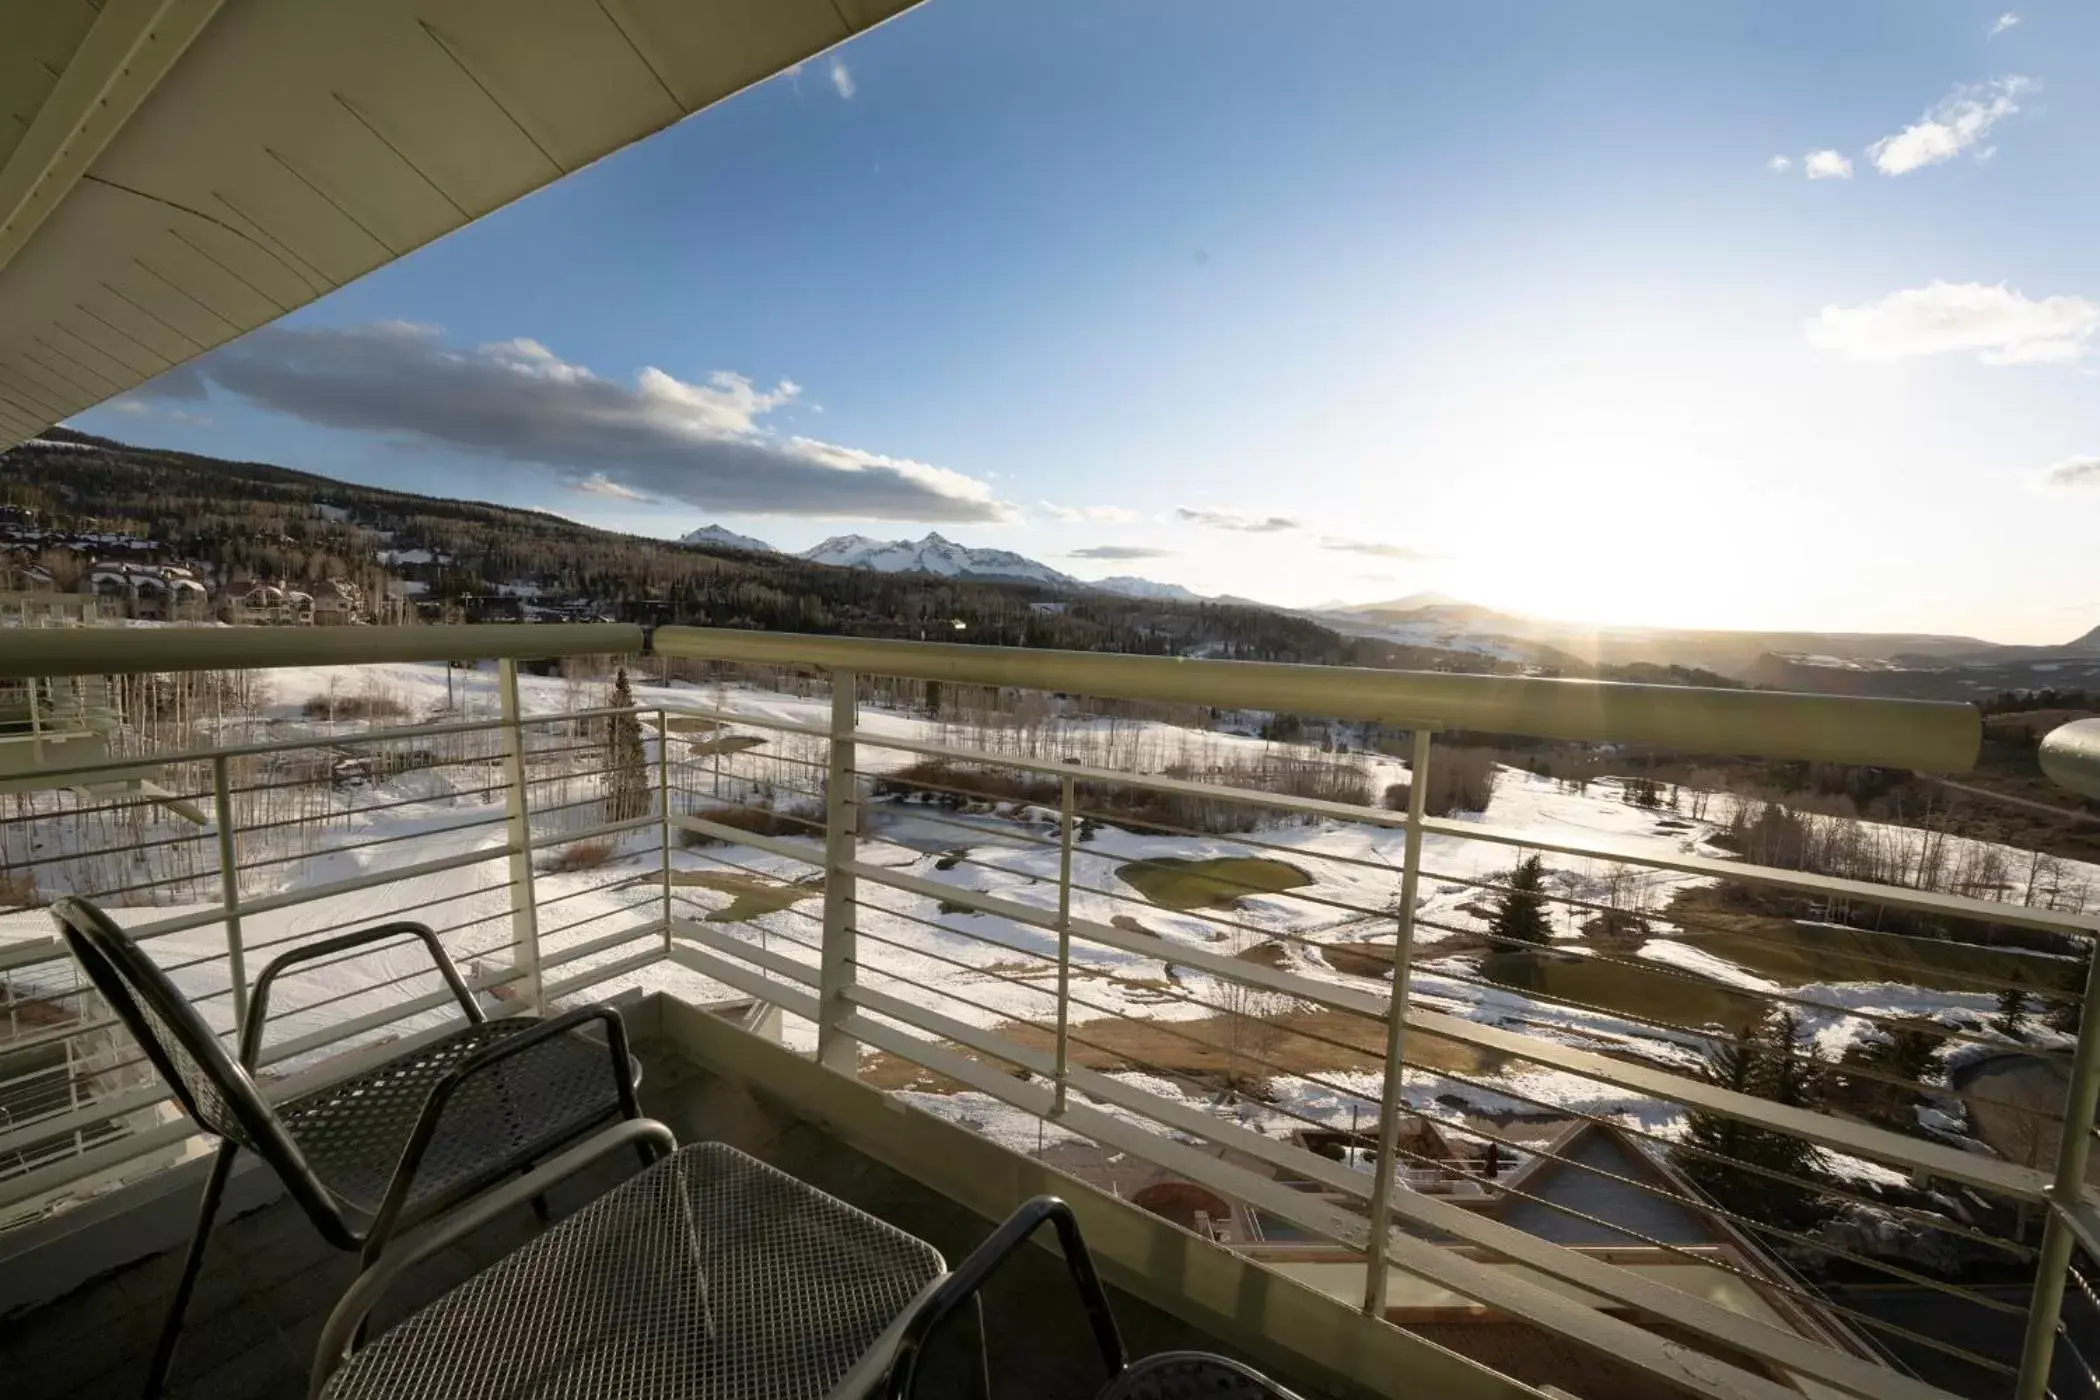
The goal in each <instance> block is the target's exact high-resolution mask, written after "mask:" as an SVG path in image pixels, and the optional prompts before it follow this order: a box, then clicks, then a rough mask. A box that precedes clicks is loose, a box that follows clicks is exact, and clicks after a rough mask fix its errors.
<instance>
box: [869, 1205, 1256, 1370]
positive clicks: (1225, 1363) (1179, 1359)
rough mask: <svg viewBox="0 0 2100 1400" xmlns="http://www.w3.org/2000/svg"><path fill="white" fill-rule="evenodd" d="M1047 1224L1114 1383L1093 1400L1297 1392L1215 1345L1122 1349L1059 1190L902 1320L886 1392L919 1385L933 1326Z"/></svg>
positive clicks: (1016, 1218) (1017, 1217)
mask: <svg viewBox="0 0 2100 1400" xmlns="http://www.w3.org/2000/svg"><path fill="white" fill-rule="evenodd" d="M1045 1224H1048V1225H1049V1226H1051V1228H1053V1229H1054V1230H1056V1231H1057V1247H1058V1252H1059V1253H1061V1254H1063V1255H1064V1259H1065V1270H1066V1272H1067V1273H1069V1274H1070V1275H1071V1277H1072V1284H1073V1287H1075V1288H1076V1289H1078V1291H1079V1301H1080V1305H1081V1306H1082V1307H1083V1308H1085V1310H1086V1320H1087V1327H1088V1329H1089V1330H1091V1331H1092V1332H1093V1334H1094V1345H1095V1347H1096V1348H1097V1349H1098V1350H1099V1351H1100V1353H1101V1364H1102V1367H1103V1369H1104V1370H1106V1372H1107V1374H1108V1383H1107V1385H1106V1386H1105V1387H1104V1388H1102V1389H1101V1390H1099V1391H1097V1392H1096V1393H1095V1397H1094V1400H1298V1398H1297V1396H1295V1395H1294V1394H1292V1392H1290V1391H1288V1390H1285V1389H1284V1388H1283V1387H1281V1386H1279V1385H1277V1384H1276V1383H1275V1382H1274V1381H1272V1380H1270V1379H1269V1378H1268V1377H1266V1376H1264V1375H1262V1374H1261V1372H1259V1371H1256V1370H1254V1369H1252V1368H1251V1367H1248V1366H1243V1365H1241V1364H1240V1363H1239V1362H1237V1361H1233V1360H1230V1359H1228V1358H1226V1357H1223V1356H1213V1355H1212V1354H1210V1353H1209V1352H1202V1351H1165V1352H1160V1353H1158V1354H1157V1355H1154V1356H1148V1357H1146V1358H1144V1359H1143V1360H1141V1361H1135V1362H1133V1361H1131V1360H1130V1359H1129V1358H1128V1356H1127V1355H1126V1354H1125V1352H1124V1350H1123V1337H1122V1333H1121V1332H1120V1331H1119V1330H1118V1329H1117V1327H1116V1316H1115V1311H1114V1309H1113V1308H1112V1307H1111V1306H1110V1305H1109V1301H1108V1292H1107V1290H1105V1289H1104V1288H1102V1286H1101V1276H1100V1275H1099V1274H1098V1273H1096V1272H1095V1271H1094V1257H1093V1255H1092V1254H1090V1253H1089V1252H1088V1251H1087V1247H1086V1241H1085V1240H1084V1239H1083V1238H1081V1236H1080V1233H1079V1221H1078V1219H1077V1217H1075V1216H1074V1215H1073V1214H1072V1208H1071V1207H1070V1206H1068V1205H1066V1204H1065V1203H1064V1202H1063V1201H1061V1200H1059V1199H1058V1198H1057V1197H1055V1196H1037V1197H1035V1198H1034V1199H1033V1200H1028V1201H1024V1202H1022V1203H1021V1206H1020V1208H1019V1209H1018V1210H1016V1211H1015V1212H1014V1213H1013V1214H1012V1215H1010V1216H1008V1217H1007V1218H1006V1222H1005V1223H1004V1224H1002V1225H1001V1226H1000V1227H999V1228H998V1229H996V1230H994V1231H993V1232H992V1233H991V1235H990V1236H989V1237H988V1238H987V1239H986V1240H985V1242H984V1243H983V1244H981V1245H979V1246H977V1248H976V1249H975V1250H973V1251H972V1252H971V1254H970V1257H969V1258H967V1259H965V1260H963V1262H962V1263H961V1264H959V1265H957V1266H956V1268H955V1271H954V1272H953V1273H951V1274H949V1275H948V1276H947V1277H946V1278H945V1279H943V1280H942V1281H941V1283H940V1286H939V1287H937V1288H935V1289H933V1290H932V1291H931V1292H929V1293H928V1294H926V1295H925V1296H924V1297H923V1298H921V1299H920V1300H919V1302H918V1303H917V1304H916V1305H915V1306H914V1307H913V1309H912V1311H911V1313H910V1314H909V1315H908V1316H907V1317H906V1318H904V1319H903V1320H902V1322H901V1324H900V1326H899V1329H898V1330H899V1340H898V1342H897V1346H896V1355H895V1360H894V1362H893V1363H892V1364H891V1366H890V1370H889V1374H888V1376H887V1378H886V1380H885V1383H884V1388H883V1392H882V1393H883V1396H884V1397H885V1400H908V1397H910V1396H911V1395H913V1394H914V1393H915V1391H914V1385H915V1382H916V1381H917V1378H918V1366H919V1358H920V1356H921V1355H922V1354H923V1353H924V1351H925V1349H926V1343H927V1341H928V1340H929V1339H930V1338H931V1337H932V1335H933V1333H934V1332H935V1331H936V1330H937V1329H938V1328H939V1327H940V1326H941V1325H942V1324H943V1323H944V1322H946V1321H947V1320H948V1319H949V1318H950V1317H953V1316H954V1315H955V1314H956V1313H957V1312H959V1311H960V1310H961V1309H962V1308H963V1306H964V1305H965V1304H969V1305H971V1306H972V1307H973V1308H974V1307H977V1306H978V1302H979V1300H978V1294H979V1291H980V1290H981V1289H982V1288H983V1287H984V1285H985V1283H986V1281H987V1280H989V1279H990V1278H991V1276H992V1275H993V1274H994V1273H996V1272H997V1271H998V1269H999V1266H1000V1265H1001V1264H1003V1263H1005V1262H1006V1261H1007V1259H1009V1258H1011V1257H1012V1256H1013V1253H1014V1251H1016V1250H1017V1249H1019V1248H1020V1247H1021V1246H1022V1245H1023V1244H1024V1243H1026V1242H1027V1240H1028V1238H1029V1236H1031V1235H1033V1234H1034V1233H1035V1232H1036V1231H1037V1230H1038V1229H1040V1228H1041V1227H1042V1226H1043V1225H1045ZM977 1335H978V1339H979V1343H980V1345H987V1344H988V1341H987V1339H986V1337H985V1332H984V1326H983V1319H982V1317H981V1316H980V1318H979V1320H978V1327H977ZM983 1393H984V1394H986V1395H989V1394H991V1367H990V1364H989V1358H986V1359H985V1362H984V1375H983Z"/></svg>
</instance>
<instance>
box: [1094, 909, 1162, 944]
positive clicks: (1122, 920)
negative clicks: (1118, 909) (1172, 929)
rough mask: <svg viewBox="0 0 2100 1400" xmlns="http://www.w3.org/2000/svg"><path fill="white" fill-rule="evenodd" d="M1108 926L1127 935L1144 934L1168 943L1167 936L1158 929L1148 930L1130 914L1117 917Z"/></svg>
mask: <svg viewBox="0 0 2100 1400" xmlns="http://www.w3.org/2000/svg"><path fill="white" fill-rule="evenodd" d="M1108 926H1109V927H1110V928H1119V929H1121V930H1123V932H1125V933H1142V934H1143V935H1145V937H1147V938H1157V939H1159V940H1160V941H1161V942H1162V943H1164V942H1165V941H1166V935H1165V934H1163V933H1161V932H1160V931H1159V930H1158V929H1156V928H1146V927H1145V926H1144V925H1143V924H1141V923H1139V922H1138V921H1137V920H1136V919H1134V918H1132V917H1131V916H1130V915H1128V914H1118V915H1116V916H1115V917H1114V918H1112V919H1110V920H1109V921H1108Z"/></svg>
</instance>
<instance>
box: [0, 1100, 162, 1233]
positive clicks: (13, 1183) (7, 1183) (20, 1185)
mask: <svg viewBox="0 0 2100 1400" xmlns="http://www.w3.org/2000/svg"><path fill="white" fill-rule="evenodd" d="M196 1131H197V1128H196V1125H195V1124H193V1123H191V1122H190V1120H189V1118H188V1117H187V1116H184V1117H182V1118H178V1119H177V1120H176V1121H174V1122H172V1123H158V1124H155V1125H154V1126H153V1127H151V1128H147V1129H145V1130H143V1131H139V1132H131V1133H126V1134H124V1135H123V1136H122V1137H118V1138H113V1139H111V1140H110V1141H108V1142H105V1143H101V1144H99V1145H97V1146H95V1147H91V1148H89V1149H88V1150H87V1151H85V1152H81V1153H78V1154H76V1155H74V1156H70V1157H67V1158H65V1159H64V1160H63V1161H60V1162H52V1163H49V1164H47V1165H44V1166H40V1167H34V1168H32V1169H30V1170H29V1171H26V1172H23V1173H22V1174H21V1175H20V1176H14V1177H9V1178H7V1179H6V1180H0V1214H4V1213H5V1212H6V1211H7V1209H8V1208H9V1207H11V1206H14V1205H16V1204H18V1203H19V1202H22V1201H26V1200H28V1199H29V1198H30V1197H32V1196H41V1195H43V1194H44V1193H45V1192H47V1191H55V1190H60V1189H62V1188H64V1187H65V1186H67V1185H68V1184H70V1183H72V1182H75V1181H79V1180H81V1179H82V1178H84V1177H90V1176H93V1175H95V1174H96V1173H97V1172H101V1171H105V1170H107V1169H109V1168H110V1167H117V1166H122V1165H123V1164H124V1163H126V1162H129V1161H132V1160H134V1159H136V1158H139V1157H143V1156H145V1155H146V1154H147V1153H149V1152H156V1151H158V1150H160V1149H161V1148H163V1147H167V1146H169V1145H170V1144H172V1143H177V1142H181V1141H182V1140H183V1139H184V1138H186V1137H189V1136H191V1135H192V1134H194V1133H195V1132H196Z"/></svg>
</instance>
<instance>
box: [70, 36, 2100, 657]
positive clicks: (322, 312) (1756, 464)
mask: <svg viewBox="0 0 2100 1400" xmlns="http://www.w3.org/2000/svg"><path fill="white" fill-rule="evenodd" d="M2004 13H2006V11H2004V9H2003V8H2002V5H1999V6H1987V5H1978V4H1966V3H1951V2H1946V3H1933V4H1919V3H1915V0H1902V2H1901V3H1882V4H1873V3H1848V4H1845V5H1840V6H1832V5H1828V4H1778V3H1766V2H1764V0H1759V2H1758V3H1740V4H1720V3H1702V4H1686V3H1675V4H1608V5H1607V4H1589V5H1573V4H1562V3H1545V2H1544V0H1540V3H1531V4H1507V3H1505V4H1479V5H1464V6H1443V7H1435V8H1431V7H1423V6H1406V7H1402V6H1393V5H1390V4H1379V3H1339V0H1331V2H1330V3H1323V4H1318V5H1277V4H1274V3H1241V2H1240V0H1218V2H1216V3H1197V0H1173V2H1172V3H1169V0H1152V2H1151V3H1129V2H1128V0H1089V2H1086V3H1081V2H1079V0H1074V2H1073V3H1063V4H1057V5H1041V4H1038V5H1031V6H1023V5H1019V4H1012V3H1005V2H1004V0H932V2H931V3H929V4H926V5H924V6H922V7H920V8H919V9H917V10H915V11H913V12H911V13H909V14H906V15H905V16H903V17H902V18H900V19H899V20H897V21H894V22H892V23H891V24H888V25H886V26H883V27H882V28H880V29H878V30H876V31H874V32H872V33H870V34H867V35H864V36H862V37H861V38H860V39H858V40H856V41H854V42H853V43H851V44H849V45H847V46H845V47H843V48H841V49H839V50H836V51H835V52H834V53H832V54H830V55H826V56H823V57H820V58H817V59H813V60H811V61H810V62H809V63H807V64H805V65H804V66H803V67H802V69H801V70H800V71H799V72H796V73H792V74H788V75H784V76H782V77H780V78H777V79H775V80H773V81H771V82H768V83H766V84H764V85H762V86H760V87H758V88H755V89H753V90H751V91H749V92H746V93H743V94H741V95H739V96H737V97H735V98H733V99H730V100H729V101H727V102H725V103H723V104H721V105H719V106H718V107H716V108H714V109H712V110H709V111H706V112H703V113H701V114H699V115H698V116H696V117H694V118H692V119H690V120H688V121H687V122H685V123H684V124H682V125H681V126H679V127H677V128H674V129H673V130H671V131H669V132H666V133H664V134H663V135H661V136H659V137H657V138H654V139H653V140H650V141H647V142H644V143H642V144H641V145H639V146H637V147H634V148H631V149H630V150H628V151H626V152H624V153H622V154H620V155H618V156H616V157H614V158H612V159H609V160H606V161H604V162H601V163H600V164H598V165H597V166H595V167H592V168H591V169H588V170H586V171H583V172H581V173H579V174H577V175H575V176H573V177H571V178H569V179H567V180H565V181H563V182H561V183H560V184H558V185H555V186H553V187H551V188H549V189H547V190H544V191H542V192H541V193H539V194H536V195H534V196H532V197H530V198H528V199H526V200H524V201H521V202H520V203H519V204H517V205H515V206H513V207H511V208H509V209H507V210H504V211H502V212H501V213H499V214H497V215H495V216H493V217H491V218H489V219H487V220H485V221H483V222H482V223H481V224H479V225H476V226H474V227H471V228H468V229H466V230H463V231H461V232H460V233H457V234H455V235H453V236H451V237H450V238H447V239H445V240H443V241H442V242H440V243H438V244H436V245H433V246H431V247H429V248H427V249H424V250H422V251H421V252H418V253H415V254H413V255H411V256H409V257H407V258H405V259H403V260H402V261H400V262H399V263H397V264H395V265H393V266H391V267H389V268H386V269H384V270H382V271H380V272H378V273H375V274H373V275H372V276H370V277H367V278H366V279H364V280H363V281H361V282H359V283H357V284H355V285H353V286H351V287H348V288H346V289H344V290H343V291H341V292H339V293H337V294H336V295H334V296H332V297H330V298H328V299H327V300H326V301H323V302H321V303H319V304H317V305H316V306H314V307H311V308H308V309H307V310H305V311H302V312H300V313H297V314H295V315H294V316H292V317H291V318H288V320H287V321H285V322H283V323H280V326H279V327H277V328H273V329H271V330H266V331H263V332H258V333H257V334H256V335H253V336H251V337H249V338H248V340H247V341H246V342H243V343H242V344H240V345H238V346H236V347H233V348H232V349H231V350H229V351H226V352H221V353H220V355H219V356H217V357H214V358H213V359H212V360H210V361H208V362H207V363H206V364H205V365H204V366H203V367H202V368H203V370H204V374H203V376H202V380H204V381H208V386H206V385H205V384H204V383H203V382H201V381H200V379H199V378H197V377H192V376H185V377H184V379H183V380H182V381H180V382H179V383H178V384H177V385H176V386H175V387H176V388H177V389H178V390H180V391H181V393H182V394H184V395H187V397H166V396H155V395H152V394H148V395H143V396H139V397H136V398H134V399H132V400H130V401H128V402H125V403H121V404H118V405H112V406H108V407H105V408H101V409H97V410H94V411H92V412H90V413H88V414H85V415H82V416H81V417H80V418H79V419H77V420H75V422H76V425H77V426H80V427H82V428H85V429H87V430H89V431H95V432H102V433H108V434H110V435H112V436H117V437H123V438H127V439H129V440H133V441H151V442H158V443H165V444H168V445H174V446H180V447H183V448H186V449H190V450H195V451H202V452H209V453H215V454H218V455H224V456H228V457H235V458H247V459H262V460H270V461H276V462H281V463H284V464H286V465H292V466H299V467H303V468H307V469H310V470H315V471H320V472H323V473H327V474H330V475H336V476H341V477H345V478H348V479H352V480H357V481H364V482H372V483H376V484H381V485H391V486H402V487H408V488H411V489H416V490H423V491H434V492H438V493H442V494H449V495H459V496H468V497H477V498H484V499H494V500H501V501H505V502H509V503H513V504H519V505H528V506H536V507H541V508H545V509H551V510H556V511H560V512H562V513H563V514H566V515H569V516H572V517H574V518H576V519H579V520H583V521H586V522H589V523H592V524H600V525H605V526H608V527H612V528H619V529H629V530H636V531H641V532H645V533H650V534H660V535H673V534H677V533H680V532H682V531H684V530H686V529H690V528H692V527H693V526H696V525H699V524H702V523H705V522H707V521H711V520H719V521H720V522H722V523H724V524H726V525H728V526H730V527H731V528H734V529H738V530H741V531H744V532H747V533H752V534H757V535H759V536H761V537H763V538H765V539H768V540H770V541H772V542H774V543H775V544H778V545H781V546H783V547H788V548H803V547H806V546H808V545H810V544H812V543H814V542H815V541H817V540H818V539H820V538H822V537H824V536H826V535H829V534H834V533H841V532H845V531H861V532H865V533H871V534H877V535H882V536H885V537H889V536H899V535H907V534H909V535H912V536H917V535H919V534H922V533H924V531H925V530H926V529H927V528H937V529H939V530H941V531H942V532H943V533H944V534H947V535H949V536H950V537H951V538H957V539H961V540H963V541H964V542H966V543H971V544H982V545H990V546H997V547H1002V548H1010V549H1017V550H1021V551H1023V552H1025V553H1029V554H1032V555H1034V556H1035V557H1037V558H1040V559H1042V560H1044V561H1045V562H1047V563H1050V564H1053V565H1055V566H1057V567H1059V568H1063V569H1066V570H1067V571H1070V572H1074V573H1078V574H1081V575H1082V576H1100V575H1104V574H1108V573H1141V574H1144V575H1147V576H1150V577H1154V578H1161V579H1169V580H1173V581H1177V582H1181V583H1185V584H1188V585H1190V586H1191V587H1194V588H1197V589H1199V590H1202V591H1207V592H1213V591H1231V592H1237V593H1242V594H1251V595H1254V596H1259V597H1263V598H1267V599H1273V600H1275V601H1279V602H1286V603H1312V602H1316V601H1319V600H1323V599H1328V598H1335V597H1344V598H1350V599H1355V600H1369V599H1373V598H1380V597H1392V596H1396V595H1399V594H1404V593H1408V592H1411V591H1415V590H1418V589H1429V588H1434V589H1439V590H1442V591H1445V592H1449V593H1454V594H1458V595H1460V596H1464V597H1467V598H1471V599H1476V600H1479V601H1483V602H1488V603H1493V604H1498V605H1503V606H1509V607H1516V608H1522V609H1528V610H1531V611H1535V612H1539V613H1542V614H1547V615H1557V616H1573V617H1588V618H1593V619H1596V620H1603V621H1624V622H1657V623H1672V624H1687V625H1708V626H1721V627H1728V626H1802V627H1823V628H1854V629H1862V630H1864V629H1899V628H1900V629H1906V630H1933V631H1962V632H1972V633H1977V634H1981V635H1986V636H1991V637H1994V638H2000V639H2004V640H2034V641H2046V640H2060V639H2063V638H2066V637H2068V636H2070V635H2074V634H2076V633H2079V632H2083V631H2085V630H2086V629H2087V628H2090V627H2092V626H2093V625H2094V624H2096V623H2100V571H2096V570H2095V569H2094V567H2093V560H2094V559H2096V558H2100V377H2096V371H2100V251H2096V250H2100V236H2096V234H2095V232H2094V231H2095V230H2100V181H2096V180H2095V179H2094V178H2093V175H2094V169H2095V160H2094V154H2093V153H2094V150H2095V138H2096V137H2100V87H2096V85H2095V84H2094V83H2093V82H2092V80H2091V75H2092V74H2093V73H2095V72H2100V61H2096V60H2100V10H2096V9H2095V7H2093V6H2091V5H2089V4H2076V3H2064V4H2051V5H2043V4H2034V5H2018V6H2017V7H2016V13H2017V16H2018V22H2017V23H2015V24H2011V25H2005V26H2002V27H2001V25H2000V22H1999V17H2000V16H2001V15H2002V14H2004ZM1994 31H1995V32H1994ZM1818 153H1820V154H1818ZM1775 157H1783V158H1784V168H1775V167H1777V166H1779V165H1780V164H1781V162H1780V161H1778V160H1775V159H1774V158H1775ZM1811 174H1814V175H1815V176H1817V177H1819V178H1811ZM526 342H529V343H526ZM584 371H588V374H587V375H585V374H584ZM714 376H736V378H716V377H714ZM198 394H202V395H204V397H203V398H202V399H201V400H200V399H199V398H198V397H196V395H198ZM1253 527H1266V528H1253Z"/></svg>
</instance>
